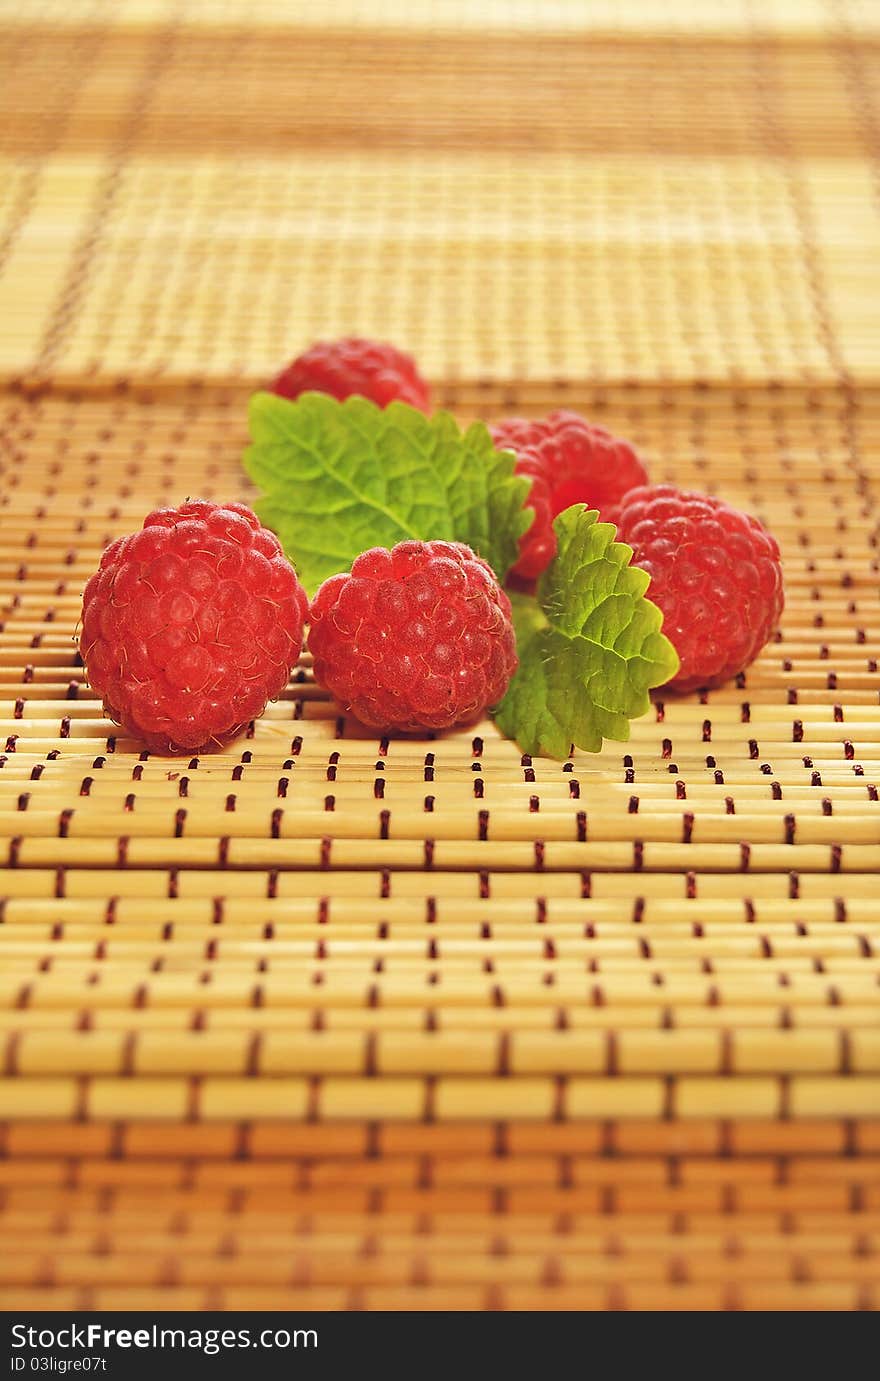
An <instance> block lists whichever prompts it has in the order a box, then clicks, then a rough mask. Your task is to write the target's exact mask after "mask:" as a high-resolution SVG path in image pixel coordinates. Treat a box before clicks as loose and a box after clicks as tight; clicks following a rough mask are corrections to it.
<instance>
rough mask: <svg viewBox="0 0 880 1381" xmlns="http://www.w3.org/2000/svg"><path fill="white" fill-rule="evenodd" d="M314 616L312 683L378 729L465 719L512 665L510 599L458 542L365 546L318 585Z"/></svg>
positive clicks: (497, 688)
mask: <svg viewBox="0 0 880 1381" xmlns="http://www.w3.org/2000/svg"><path fill="white" fill-rule="evenodd" d="M310 619H311V628H310V630H309V644H308V645H309V650H310V651H311V653H312V655H313V656H314V659H315V661H314V670H315V678H316V680H317V681H318V682H319V683H320V684H321V685H322V686H324V687H325V688H326V689H327V690H329V691H330V692H331V694H332V695H334V696H335V698H336V699H337V700H338V701H339V702H340V704H341V705H342V706H343V707H344V709H346V710H350V711H351V713H352V714H353V715H355V716H356V718H357V719H359V720H360V721H361V722H362V723H363V724H366V725H369V726H370V727H372V728H376V729H383V730H399V731H404V732H417V731H418V730H421V729H448V728H450V727H451V726H452V725H453V724H466V723H469V722H471V721H473V720H475V719H477V718H478V717H479V716H480V715H481V714H482V712H483V711H484V710H485V709H486V707H487V706H489V705H494V704H495V703H496V702H497V701H499V700H500V699H501V697H502V696H503V695H504V692H505V690H506V689H507V684H508V681H509V680H510V678H511V676H512V675H513V672H514V671H515V669H516V664H517V663H516V651H515V639H514V633H513V625H512V623H511V616H510V601H509V600H508V598H507V595H506V594H505V593H504V591H503V590H502V589H501V587H500V586H499V584H498V581H497V580H496V579H495V576H494V574H493V572H492V570H491V568H490V567H489V566H488V565H487V564H486V562H485V561H483V560H481V559H480V557H478V556H475V555H474V553H473V552H472V551H471V549H470V547H467V546H465V545H464V544H463V543H461V542H440V541H436V542H415V541H413V542H401V543H400V544H399V545H398V546H396V547H394V548H393V549H392V550H391V551H388V550H386V549H385V548H384V547H374V548H372V549H371V550H370V551H366V552H364V553H363V554H362V555H361V556H359V557H358V558H357V560H356V561H355V562H354V564H353V566H352V568H351V574H350V575H334V576H331V577H330V579H329V580H326V581H325V582H324V584H323V585H322V586H321V588H320V589H319V591H318V593H317V594H316V595H315V598H314V600H313V601H312V606H311V612H310Z"/></svg>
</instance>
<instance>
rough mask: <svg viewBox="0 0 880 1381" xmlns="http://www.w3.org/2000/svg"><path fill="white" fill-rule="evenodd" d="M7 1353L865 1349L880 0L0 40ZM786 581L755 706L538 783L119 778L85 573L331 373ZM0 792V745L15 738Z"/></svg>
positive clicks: (2, 1176) (315, 719)
mask: <svg viewBox="0 0 880 1381" xmlns="http://www.w3.org/2000/svg"><path fill="white" fill-rule="evenodd" d="M0 25H2V33H3V42H2V46H0V64H2V68H3V76H2V80H0V169H2V175H0V389H2V396H0V416H2V440H3V455H2V466H3V483H2V490H0V522H2V547H0V714H2V715H3V721H4V722H3V725H2V729H0V750H2V751H0V860H2V862H3V863H4V864H5V869H4V877H3V880H2V882H0V956H2V957H0V1063H2V1068H3V1078H2V1080H0V1298H2V1300H3V1304H4V1307H5V1308H7V1309H12V1308H16V1309H41V1308H44V1309H53V1308H55V1309H69V1310H73V1309H89V1310H107V1309H114V1308H135V1309H145V1310H146V1309H160V1308H170V1309H187V1308H197V1309H200V1308H212V1309H234V1308H245V1309H247V1308H253V1309H270V1308H284V1309H286V1308H304V1309H309V1308H315V1309H327V1310H337V1309H441V1310H442V1309H469V1310H470V1309H509V1310H531V1309H550V1310H552V1309H586V1310H619V1309H635V1310H665V1309H673V1310H693V1309H698V1310H713V1311H716V1310H742V1309H745V1310H766V1309H772V1310H776V1309H778V1310H800V1309H806V1310H823V1311H824V1310H873V1309H875V1308H876V1307H877V1305H878V1302H880V1022H878V1012H880V1006H878V996H880V987H878V984H880V903H878V864H880V805H878V776H880V714H878V691H880V673H878V645H880V611H878V556H877V476H878V467H877V461H876V455H877V445H878V439H880V438H878V411H880V407H878V403H880V394H878V382H880V330H878V324H877V322H878V318H877V306H876V304H877V301H878V296H880V62H878V56H880V8H878V6H877V5H876V4H874V3H872V0H762V3H761V4H760V5H758V4H756V3H752V2H751V0H668V3H665V4H662V5H658V4H653V3H651V0H596V3H590V4H587V3H583V2H582V0H484V3H469V2H468V0H324V2H323V3H322V4H320V5H317V6H316V5H314V4H308V5H307V4H305V3H300V0H287V3H284V4H281V3H277V0H276V3H271V2H270V0H115V3H110V0H94V2H91V0H79V3H76V4H71V3H69V0H66V2H65V3H62V0H30V2H29V3H28V4H27V5H25V6H22V5H21V4H14V3H12V0H0ZM349 333H363V334H371V335H376V336H379V337H380V338H387V339H391V340H393V341H394V342H395V343H396V344H398V345H401V346H403V347H404V348H408V349H410V350H412V351H413V352H414V353H415V354H416V356H417V357H418V359H419V362H420V364H421V365H422V367H423V370H424V372H425V373H426V374H427V375H428V376H429V377H431V379H432V380H433V381H434V383H435V396H436V400H437V402H438V403H439V404H443V405H445V406H448V407H450V408H451V409H453V410H454V411H455V412H456V413H457V414H458V416H460V417H461V418H462V419H467V418H471V417H474V416H484V417H487V418H492V417H497V416H499V415H504V414H510V413H512V412H524V413H533V412H539V411H541V410H545V409H547V408H549V407H551V406H557V407H558V406H564V407H572V408H576V409H578V410H580V411H582V412H584V413H586V414H587V415H589V416H591V417H594V418H596V419H597V420H599V421H601V422H603V423H604V424H606V425H607V426H610V427H612V428H614V429H616V430H618V431H620V432H622V433H624V434H626V435H628V436H629V437H631V438H632V440H633V441H635V442H636V443H637V444H638V445H639V447H640V448H641V449H642V450H643V451H644V453H645V456H646V458H647V460H648V462H649V464H650V466H651V469H652V472H653V474H654V476H655V477H657V478H662V479H668V480H673V481H675V482H678V483H682V484H685V485H692V486H696V487H700V488H706V489H709V490H711V491H712V492H715V493H719V494H721V495H723V496H724V497H726V498H728V499H730V500H732V501H734V502H736V503H739V504H741V505H743V506H744V507H747V508H749V509H750V510H751V511H754V512H755V513H757V514H758V515H759V516H760V517H761V518H762V519H763V520H764V521H765V522H767V523H768V524H769V525H770V526H771V528H772V529H773V530H774V531H775V532H776V533H777V535H778V537H779V540H780V543H781V546H782V548H783V553H784V557H785V563H786V580H787V591H788V599H787V607H786V612H785V616H784V623H783V627H782V630H781V632H780V635H779V638H778V640H777V641H776V642H774V643H773V644H771V646H770V647H769V648H768V649H767V650H766V651H765V653H764V655H763V656H762V657H761V658H760V660H759V661H758V663H756V665H755V666H754V667H752V668H750V669H749V670H748V672H747V673H745V675H743V676H742V677H740V678H738V679H737V681H736V682H735V683H730V684H729V685H727V686H725V687H723V688H721V689H720V690H718V691H713V692H711V693H709V694H707V695H703V696H696V695H695V696H689V697H684V698H682V697H664V696H663V695H662V694H661V695H658V696H657V697H656V699H655V704H654V705H653V707H652V710H651V713H650V714H649V715H648V716H646V717H645V718H644V719H643V720H642V721H640V722H638V723H637V724H635V725H634V726H633V733H632V739H631V742H629V743H628V744H608V745H606V747H605V749H604V751H603V752H602V753H601V754H599V755H596V756H591V755H589V754H581V753H578V754H575V755H574V756H573V757H572V758H570V759H569V760H568V761H567V762H563V763H558V762H553V761H550V760H543V759H537V758H536V759H534V760H532V759H530V758H528V757H523V756H522V755H521V754H520V753H519V752H518V751H517V749H516V748H515V746H514V745H513V744H511V743H509V742H506V741H504V740H503V739H502V738H501V737H500V736H499V734H498V733H497V731H496V730H495V728H494V726H493V725H492V724H491V723H489V722H486V723H484V724H481V725H479V726H477V727H476V728H475V729H469V730H467V731H462V732H454V733H451V734H448V735H445V736H443V737H440V738H437V739H431V740H424V741H417V740H414V739H407V740H392V741H388V740H381V739H377V738H376V737H374V736H372V735H371V734H370V733H368V732H367V731H365V730H363V729H360V728H359V727H358V726H357V725H356V724H355V723H353V722H352V721H350V720H348V719H346V718H345V717H344V716H343V715H342V714H341V712H340V710H339V707H338V706H335V705H333V704H332V703H331V702H330V701H328V699H327V698H326V696H325V695H324V694H323V693H322V692H321V691H320V690H319V689H318V688H317V687H316V686H315V685H314V684H313V682H312V679H311V673H310V666H309V662H308V658H307V657H304V658H303V661H302V663H301V666H300V668H299V669H298V671H297V672H296V673H295V675H294V677H293V678H292V680H291V683H290V685H289V687H288V689H287V691H286V692H285V694H284V696H283V697H282V698H281V700H280V701H279V702H278V703H277V704H275V705H273V706H270V707H269V710H268V711H267V713H266V715H265V717H264V718H263V719H262V720H260V721H259V722H258V723H257V724H256V725H254V726H253V729H252V730H250V731H248V733H247V734H246V735H245V736H244V737H243V738H242V739H241V740H239V741H238V742H236V743H235V744H233V745H231V746H230V747H229V748H228V749H227V750H226V751H224V752H221V753H217V754H214V755H210V756H207V755H206V756H202V757H199V758H195V759H171V760H169V759H160V758H156V757H152V756H148V755H146V754H144V753H141V752H140V750H139V746H138V745H137V744H136V743H135V742H133V741H131V740H129V739H127V738H126V737H124V735H123V734H122V733H121V732H120V731H118V730H117V728H116V727H115V726H114V725H113V724H111V723H110V722H109V721H108V720H107V719H106V718H104V717H103V715H102V710H101V706H100V704H99V703H98V702H97V701H96V700H95V698H94V696H93V695H92V693H91V692H90V690H89V688H88V686H87V685H86V684H85V681H84V676H83V671H82V668H81V666H80V664H79V661H78V658H77V655H76V651H75V646H74V643H73V641H72V638H73V633H74V629H75V625H76V621H77V618H78V614H79V604H80V597H81V592H82V587H83V585H84V583H85V580H86V579H87V578H88V575H89V574H90V572H91V570H92V569H93V568H94V566H95V565H96V563H97V561H98V558H99V554H100V551H101V549H102V547H103V545H104V544H105V543H106V542H107V541H109V540H110V539H111V538H112V537H113V536H115V535H118V534H119V533H122V532H125V531H127V530H130V529H132V528H133V527H135V526H138V525H139V523H140V521H141V519H142V517H143V515H144V513H145V512H146V511H147V510H148V508H150V507H152V506H153V505H154V504H156V503H157V502H161V501H168V502H173V503H177V502H180V501H181V500H182V499H183V498H184V497H185V496H186V495H188V494H203V495H206V496H208V497H216V498H221V499H222V498H230V497H243V498H247V497H248V494H249V488H248V483H247V480H246V479H245V477H244V475H243V472H242V470H241V466H240V455H241V450H242V447H243V444H244V442H245V403H246V399H247V396H248V394H249V393H250V392H251V391H252V390H253V389H254V388H256V387H258V386H260V384H262V383H263V382H264V381H265V379H266V378H267V376H268V375H270V374H271V373H272V372H273V371H274V370H275V369H276V368H277V367H278V366H279V365H280V364H281V363H283V362H284V361H285V360H286V359H287V358H289V357H290V356H292V355H293V354H295V353H296V352H297V351H299V350H300V349H302V348H303V347H304V346H305V345H306V344H308V343H309V342H311V341H312V340H314V339H316V338H327V337H332V336H334V335H341V334H349ZM4 745H5V746H4Z"/></svg>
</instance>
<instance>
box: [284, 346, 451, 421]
mask: <svg viewBox="0 0 880 1381" xmlns="http://www.w3.org/2000/svg"><path fill="white" fill-rule="evenodd" d="M271 389H272V392H273V393H280V394H281V397H282V398H298V397H299V395H300V394H301V393H306V392H307V391H309V390H314V391H316V392H318V393H329V394H331V395H332V396H333V397H334V398H339V399H342V398H348V397H350V395H351V394H352V393H359V394H361V395H362V397H364V398H371V399H372V400H373V402H374V403H378V404H379V407H380V408H384V407H386V406H387V404H388V403H392V402H394V400H395V399H396V398H397V399H399V400H400V401H401V402H402V403H409V404H410V405H411V406H412V407H414V408H421V410H422V412H427V411H428V408H429V406H430V395H429V390H428V385H427V384H426V383H425V381H424V379H423V378H422V377H421V376H420V374H419V371H418V369H417V368H416V363H415V360H413V359H412V358H411V357H410V356H409V355H404V354H403V352H402V351H400V350H396V349H395V347H394V346H393V345H384V344H383V343H382V342H381V341H372V340H361V339H360V338H359V337H357V336H347V337H345V339H343V340H334V341H318V342H317V343H316V344H315V345H313V346H311V347H310V349H308V350H306V351H305V353H304V354H302V355H297V357H296V359H295V360H294V361H293V362H292V363H291V364H289V365H288V366H287V368H286V369H283V370H282V371H281V373H280V374H279V375H278V377H277V379H276V380H275V382H274V383H273V384H272V385H271Z"/></svg>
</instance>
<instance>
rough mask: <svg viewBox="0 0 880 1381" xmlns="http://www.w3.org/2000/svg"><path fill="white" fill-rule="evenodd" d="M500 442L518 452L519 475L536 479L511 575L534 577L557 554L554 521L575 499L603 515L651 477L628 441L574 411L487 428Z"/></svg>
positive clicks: (509, 420) (511, 419)
mask: <svg viewBox="0 0 880 1381" xmlns="http://www.w3.org/2000/svg"><path fill="white" fill-rule="evenodd" d="M489 430H490V432H491V433H492V439H493V440H494V442H495V445H496V446H499V447H504V448H505V449H506V450H510V451H515V452H516V457H517V459H516V473H517V474H518V475H526V476H528V478H529V479H530V480H531V481H532V487H531V490H530V492H529V497H528V504H529V506H530V507H531V508H534V510H535V517H534V521H533V523H532V526H531V527H530V528H529V530H528V532H527V533H526V534H525V535H524V536H523V537H522V538H521V539H520V544H519V560H518V561H517V563H516V565H515V566H514V567H513V571H512V574H513V575H514V576H517V577H519V579H520V580H521V581H530V580H534V579H535V578H536V577H537V576H539V575H540V574H541V572H542V571H543V570H544V569H545V568H546V567H547V566H549V564H550V562H551V561H552V560H553V557H554V556H555V555H556V534H555V533H554V531H553V519H554V518H555V517H556V515H557V514H558V513H561V512H562V510H563V509H564V508H570V507H571V505H572V504H573V503H585V504H587V506H588V507H589V508H597V509H598V510H599V512H600V513H603V514H604V511H605V509H606V508H607V507H608V506H609V505H610V504H614V503H617V502H618V501H619V500H620V499H621V498H622V497H623V495H624V494H625V493H626V492H627V490H628V489H632V488H633V487H634V486H635V485H637V484H646V483H647V479H648V475H647V471H646V470H645V467H644V465H643V464H642V462H641V461H640V460H639V457H638V456H637V455H636V453H635V451H634V450H633V448H632V446H630V444H629V442H628V441H622V440H621V439H620V437H617V436H612V434H611V432H608V431H606V430H605V428H604V427H597V426H596V425H595V424H594V423H592V422H587V421H586V420H585V418H583V417H579V416H578V414H577V413H576V412H551V413H549V414H548V415H547V417H544V418H540V419H535V420H527V419H526V418H523V417H508V418H505V419H504V421H502V422H496V423H495V424H494V425H493V426H491V427H490V428H489Z"/></svg>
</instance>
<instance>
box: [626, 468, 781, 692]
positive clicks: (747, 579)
mask: <svg viewBox="0 0 880 1381" xmlns="http://www.w3.org/2000/svg"><path fill="white" fill-rule="evenodd" d="M608 518H609V521H611V522H616V523H617V537H618V540H619V541H621V542H627V543H628V544H629V545H630V546H631V547H632V549H633V564H634V565H636V566H641V568H642V569H643V570H645V571H647V572H648V574H649V575H650V577H651V584H650V585H649V587H648V592H647V593H648V598H649V599H650V600H652V601H653V602H654V604H656V605H658V606H659V608H660V609H661V610H662V611H663V632H664V633H665V634H666V636H667V637H668V638H669V639H670V640H671V641H672V642H673V643H674V645H675V650H676V652H677V653H678V655H679V659H680V662H681V665H680V667H679V670H678V674H677V675H676V676H675V678H674V680H673V681H671V682H670V683H669V684H670V686H671V687H672V688H673V689H675V690H681V691H688V690H697V689H701V688H703V687H708V686H717V685H718V684H719V683H720V682H722V681H726V680H727V679H728V677H730V676H735V675H737V673H738V672H740V671H742V670H743V669H744V667H747V666H748V665H749V663H750V662H752V661H754V659H755V657H757V655H758V653H759V652H760V651H761V648H762V647H763V646H764V644H765V643H766V642H767V640H768V639H769V638H770V637H771V635H772V634H773V632H774V630H775V628H776V625H777V624H778V622H779V616H780V614H781V613H782V606H783V601H784V594H783V585H782V564H781V561H780V557H779V547H778V546H777V543H776V539H775V538H774V537H773V536H772V535H771V534H770V533H769V532H768V531H767V529H766V528H765V527H763V526H762V524H761V523H759V522H758V520H757V518H753V517H751V516H750V515H749V514H747V513H741V512H739V510H738V509H735V508H731V506H730V505H729V504H726V503H724V502H723V501H722V500H721V499H716V498H713V497H712V496H711V495H709V494H700V493H696V492H693V491H690V490H681V489H676V488H674V487H673V486H672V485H669V484H657V485H648V486H644V487H642V488H639V489H633V490H631V491H630V493H629V494H627V495H626V496H625V498H624V499H623V502H622V503H621V505H620V507H619V509H616V510H612V511H611V512H610V513H609V514H608Z"/></svg>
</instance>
